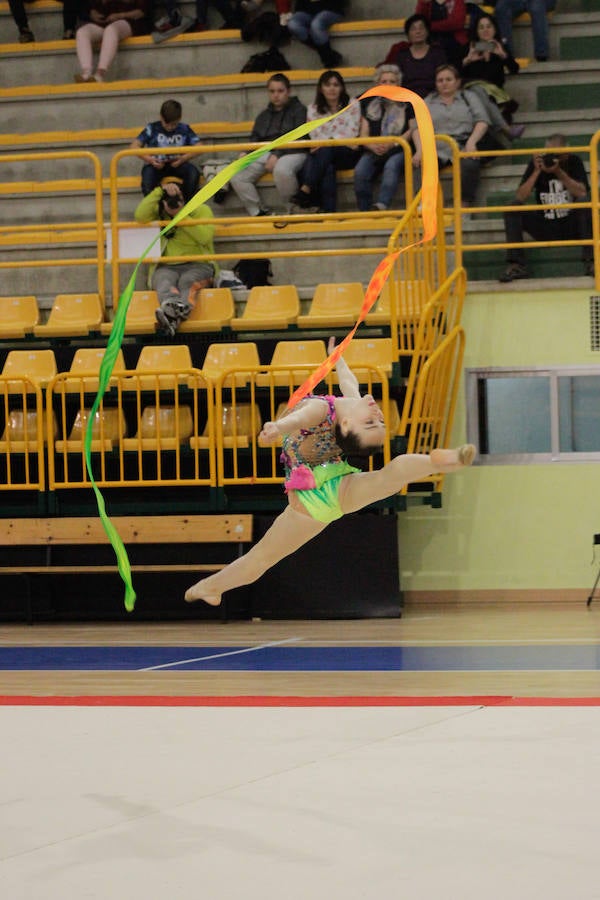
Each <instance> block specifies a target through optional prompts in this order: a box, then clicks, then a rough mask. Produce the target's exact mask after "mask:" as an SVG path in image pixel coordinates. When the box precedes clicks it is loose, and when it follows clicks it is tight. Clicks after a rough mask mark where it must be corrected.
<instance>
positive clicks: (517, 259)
mask: <svg viewBox="0 0 600 900" xmlns="http://www.w3.org/2000/svg"><path fill="white" fill-rule="evenodd" d="M566 144H567V139H566V138H565V136H564V135H563V134H553V135H551V136H550V137H549V138H548V139H547V141H546V143H545V147H546V148H547V150H548V152H547V153H544V154H540V153H536V154H534V156H533V158H532V159H531V160H530V161H529V163H528V165H527V168H526V169H525V172H524V173H523V177H522V178H521V183H520V185H519V187H518V188H517V194H516V203H523V204H525V203H526V202H527V200H528V199H529V197H530V196H531V194H532V193H533V194H534V195H535V199H534V202H535V203H536V204H540V205H543V206H545V205H546V204H552V203H573V202H575V201H585V200H587V199H589V192H590V187H589V183H588V179H587V175H586V172H585V168H584V165H583V160H582V159H581V157H579V156H577V154H576V153H569V152H568V151H565V148H566ZM504 228H505V230H506V242H507V244H519V243H521V242H522V241H523V235H524V234H525V233H526V234H528V235H530V236H531V237H532V238H533V240H534V241H563V240H564V241H567V240H571V241H573V240H586V239H587V240H589V239H590V238H591V236H592V218H591V214H590V210H589V209H546V210H538V209H535V210H534V209H531V210H523V212H506V213H504ZM548 252H549V253H552V250H550V249H548ZM582 258H583V265H584V272H585V274H586V275H592V276H593V274H594V263H593V249H592V246H591V244H590V245H587V246H584V247H582ZM506 262H507V266H506V269H505V271H504V272H503V273H502V275H501V276H500V279H499V280H500V281H502V282H507V281H516V280H517V279H518V278H527V277H528V275H529V273H528V271H527V269H526V268H525V251H524V250H522V249H521V248H519V247H513V248H511V249H508V250H507V251H506Z"/></svg>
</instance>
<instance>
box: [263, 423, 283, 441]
mask: <svg viewBox="0 0 600 900" xmlns="http://www.w3.org/2000/svg"><path fill="white" fill-rule="evenodd" d="M259 437H260V440H261V441H262V443H263V444H276V443H277V441H278V440H279V438H280V437H281V435H280V433H279V428H278V427H277V425H276V424H275V422H265V424H264V425H263V429H262V431H261V433H260V435H259Z"/></svg>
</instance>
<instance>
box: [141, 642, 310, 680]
mask: <svg viewBox="0 0 600 900" xmlns="http://www.w3.org/2000/svg"><path fill="white" fill-rule="evenodd" d="M301 640H302V638H301V637H292V638H286V639H285V641H269V643H268V644H258V645H257V646H256V647H244V648H243V649H242V650H228V651H227V652H226V653H211V654H210V656H195V657H193V658H191V659H178V660H175V662H168V663H161V665H159V666H147V668H145V669H138V672H155V671H156V670H157V669H170V668H172V667H173V666H185V665H187V664H188V663H194V662H203V661H204V660H205V659H220V658H221V657H222V656H237V655H238V654H240V653H254V652H255V651H256V650H266V648H267V647H278V646H280V645H281V644H292V643H294V641H301Z"/></svg>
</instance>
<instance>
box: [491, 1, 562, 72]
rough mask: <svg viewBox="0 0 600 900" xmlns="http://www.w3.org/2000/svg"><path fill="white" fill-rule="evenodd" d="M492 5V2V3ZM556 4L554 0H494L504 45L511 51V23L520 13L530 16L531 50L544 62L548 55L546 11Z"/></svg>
mask: <svg viewBox="0 0 600 900" xmlns="http://www.w3.org/2000/svg"><path fill="white" fill-rule="evenodd" d="M492 5H494V4H492ZM555 6H556V0H496V3H495V8H496V19H497V20H498V27H499V29H500V34H501V35H502V36H503V37H504V39H505V41H506V46H507V47H508V49H509V50H510V52H511V53H513V45H512V23H513V19H516V18H517V16H520V15H521V14H522V13H525V12H527V13H529V15H530V16H531V29H532V31H533V52H534V55H535V58H536V59H537V61H538V62H546V60H547V59H548V58H549V56H550V45H549V42H548V15H547V14H548V13H549V12H550V11H551V10H553V9H554V7H555Z"/></svg>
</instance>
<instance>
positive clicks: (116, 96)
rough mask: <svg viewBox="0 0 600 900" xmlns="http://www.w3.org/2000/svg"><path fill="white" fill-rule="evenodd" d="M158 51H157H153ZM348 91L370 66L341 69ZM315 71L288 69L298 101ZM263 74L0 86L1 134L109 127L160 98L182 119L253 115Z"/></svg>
mask: <svg viewBox="0 0 600 900" xmlns="http://www.w3.org/2000/svg"><path fill="white" fill-rule="evenodd" d="M156 52H160V51H156ZM341 71H342V72H343V74H344V77H345V79H346V82H347V84H348V90H349V93H351V94H353V95H356V94H359V93H362V92H363V91H364V90H366V88H368V87H370V86H371V85H372V80H371V76H372V69H371V68H370V67H369V68H364V67H355V68H343V69H342V70H341ZM320 73H321V70H320V69H316V70H315V69H312V70H300V71H298V72H295V73H294V80H293V87H294V93H295V94H297V95H298V96H299V97H300V99H301V100H303V102H305V103H306V102H308V103H310V102H312V100H313V98H314V86H315V83H316V81H317V79H318V77H319V75H320ZM265 81H266V79H265V75H264V74H263V73H256V74H254V73H253V74H244V75H224V76H214V75H211V76H206V77H202V76H197V75H192V76H189V75H188V76H180V77H173V78H165V79H162V80H157V79H152V80H144V79H138V80H134V81H121V82H118V81H117V82H112V83H110V84H79V85H77V84H68V85H66V84H65V85H49V86H43V85H35V86H34V85H32V86H30V87H28V88H3V89H0V103H1V104H2V112H3V132H4V133H13V132H18V131H19V130H21V129H23V123H26V124H25V129H26V130H27V131H31V130H32V126H33V127H35V130H36V131H59V130H61V129H64V127H65V123H69V122H77V127H78V128H82V129H83V128H114V127H118V126H119V125H121V126H125V125H128V126H129V125H130V124H131V123H132V122H133V123H138V122H139V127H140V129H141V128H143V126H144V124H145V123H146V122H147V121H149V120H152V119H153V118H156V115H157V112H158V110H159V108H160V104H161V102H162V101H163V100H164V99H165V97H172V98H173V99H176V100H179V101H180V103H181V104H182V106H183V110H184V117H185V120H186V121H188V122H195V121H197V120H198V119H199V118H203V119H206V120H207V121H216V120H220V119H221V120H222V119H223V115H224V112H227V114H228V118H229V119H230V121H232V122H235V121H244V120H248V119H252V120H253V119H254V117H255V115H256V112H257V110H260V109H262V108H263V107H264V106H265V98H266V91H265Z"/></svg>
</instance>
